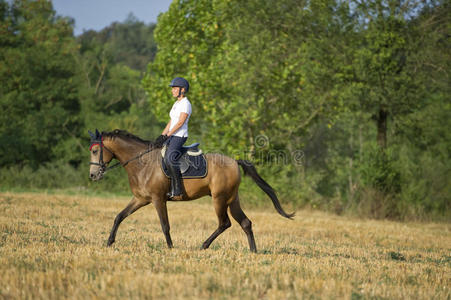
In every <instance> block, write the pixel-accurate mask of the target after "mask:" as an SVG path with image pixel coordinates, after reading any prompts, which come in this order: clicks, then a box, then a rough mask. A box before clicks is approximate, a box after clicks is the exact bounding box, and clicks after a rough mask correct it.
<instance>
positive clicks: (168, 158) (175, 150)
mask: <svg viewBox="0 0 451 300" xmlns="http://www.w3.org/2000/svg"><path fill="white" fill-rule="evenodd" d="M186 140H187V138H186V137H178V136H171V137H170V139H169V141H168V144H167V149H166V154H165V156H164V160H165V163H166V166H167V167H168V171H169V173H170V175H171V178H172V180H171V191H170V193H168V197H169V198H171V199H173V200H181V198H182V195H183V186H182V175H181V173H180V165H179V162H178V159H179V158H180V156H181V150H182V146H183V144H184V143H185V142H186Z"/></svg>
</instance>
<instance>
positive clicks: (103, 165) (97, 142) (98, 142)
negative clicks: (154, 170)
mask: <svg viewBox="0 0 451 300" xmlns="http://www.w3.org/2000/svg"><path fill="white" fill-rule="evenodd" d="M95 145H99V147H100V157H99V162H93V161H90V162H89V165H95V166H99V167H100V172H101V173H102V174H105V173H106V172H107V171H110V170H112V169H114V168H117V167H119V166H122V167H125V166H126V165H127V164H128V163H129V162H131V161H134V160H136V159H139V158H141V157H142V156H143V155H144V154H146V153H149V152H150V151H152V150H153V148H149V149H147V150H146V151H144V152H142V153H140V154H139V155H138V156H135V157H133V158H131V159H129V160H127V161H125V162H124V163H121V162H120V161H118V162H117V163H115V164H114V165H112V166H109V167H108V166H107V164H109V163H110V162H107V163H105V162H104V161H103V149H104V148H105V149H106V150H107V151H108V152H110V153H111V154H112V158H111V160H113V159H114V158H116V159H117V157H116V155H115V154H114V152H113V151H111V150H110V149H108V148H107V146H105V144H104V143H103V136H102V135H100V136H99V138H98V139H91V146H90V147H89V151H91V149H92V147H94V146H95ZM111 160H110V161H111Z"/></svg>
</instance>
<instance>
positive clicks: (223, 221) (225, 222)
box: [202, 197, 232, 249]
mask: <svg viewBox="0 0 451 300" xmlns="http://www.w3.org/2000/svg"><path fill="white" fill-rule="evenodd" d="M213 204H214V206H215V211H216V215H217V216H218V221H219V225H218V229H216V230H215V232H213V233H212V234H211V235H210V237H209V238H208V239H207V240H206V241H205V242H204V243H203V244H202V249H207V248H208V247H210V244H211V243H212V242H213V241H214V240H215V239H216V238H217V237H218V236H219V235H220V234H221V233H223V232H224V231H225V230H226V229H227V228H229V227H230V226H232V224H231V223H230V219H229V216H228V215H227V202H226V200H222V199H220V198H218V197H213Z"/></svg>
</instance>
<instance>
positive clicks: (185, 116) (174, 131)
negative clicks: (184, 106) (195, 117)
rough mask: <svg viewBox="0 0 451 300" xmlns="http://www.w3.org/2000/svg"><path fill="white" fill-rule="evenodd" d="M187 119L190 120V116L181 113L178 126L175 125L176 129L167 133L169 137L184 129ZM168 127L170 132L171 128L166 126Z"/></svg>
mask: <svg viewBox="0 0 451 300" xmlns="http://www.w3.org/2000/svg"><path fill="white" fill-rule="evenodd" d="M186 118H188V114H187V113H184V112H182V113H180V117H179V121H178V122H177V124H175V126H174V128H172V130H171V131H169V132H168V133H167V136H171V135H173V134H174V133H176V132H177V130H179V129H180V127H182V125H183V123H185V121H186ZM169 123H170V122H169ZM168 125H169V124H168ZM166 127H167V128H168V130H169V127H168V126H166ZM165 130H166V129H165ZM163 132H164V131H163ZM163 134H164V133H163Z"/></svg>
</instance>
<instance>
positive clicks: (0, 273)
mask: <svg viewBox="0 0 451 300" xmlns="http://www.w3.org/2000/svg"><path fill="white" fill-rule="evenodd" d="M127 202H128V199H126V198H110V199H107V198H95V197H86V196H66V195H46V194H25V193H24V194H11V193H3V194H0V234H1V236H0V278H1V279H0V298H2V299H8V298H11V299H17V298H27V299H31V298H32V299H39V298H43V299H44V298H45V299H49V298H53V299H54V298H58V299H60V298H71V299H85V298H100V299H102V298H122V299H124V298H135V299H136V298H143V299H146V298H149V299H152V298H166V299H199V298H203V299H205V298H208V299H244V298H247V299H301V298H302V299H305V298H326V299H336V298H338V299H340V298H345V299H350V298H352V299H368V298H378V299H379V298H389V299H405V298H411V299H450V297H451V287H450V286H451V235H450V229H451V226H450V224H420V223H396V222H388V221H374V220H358V219H350V218H344V217H337V216H334V215H329V214H324V213H319V212H310V211H298V212H297V216H296V217H295V220H294V221H290V220H287V219H284V218H282V217H280V216H279V215H278V214H277V213H276V212H275V211H255V210H252V209H245V212H246V213H247V215H248V216H249V218H250V219H251V220H252V221H253V224H254V233H255V238H256V242H257V247H258V251H259V253H258V254H252V253H250V252H249V250H248V245H247V240H246V236H245V234H244V233H243V232H242V230H241V228H240V227H239V226H238V224H236V223H233V226H232V228H230V229H229V230H227V231H226V232H224V233H223V234H222V235H221V236H220V237H219V238H218V239H217V240H216V241H215V242H213V244H212V247H211V248H210V249H209V250H206V251H202V250H198V249H199V247H200V246H201V244H202V242H203V241H204V240H205V239H206V238H207V237H208V236H209V235H210V234H211V233H212V232H213V231H214V230H215V229H216V225H217V223H216V216H215V213H214V210H213V207H212V206H211V205H210V204H209V203H208V202H207V201H205V200H204V201H201V202H188V203H169V217H170V222H171V233H172V238H173V241H174V246H175V248H174V249H172V250H169V249H167V248H166V243H165V241H164V236H163V233H162V232H161V229H160V224H159V221H158V217H157V215H156V212H155V210H154V208H153V207H152V205H149V206H147V207H144V208H142V209H141V210H139V211H138V212H136V213H135V214H134V215H132V216H130V217H129V218H127V219H126V220H125V221H124V222H123V223H122V225H121V227H120V228H119V231H118V235H117V238H116V243H115V244H114V246H113V247H111V248H107V247H106V246H105V244H106V239H107V238H108V234H109V230H110V229H111V226H112V224H113V219H114V217H115V216H116V214H117V213H118V212H119V211H120V210H121V209H122V208H123V207H124V206H125V205H126V204H127ZM242 202H244V204H245V202H246V200H245V199H243V200H242Z"/></svg>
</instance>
